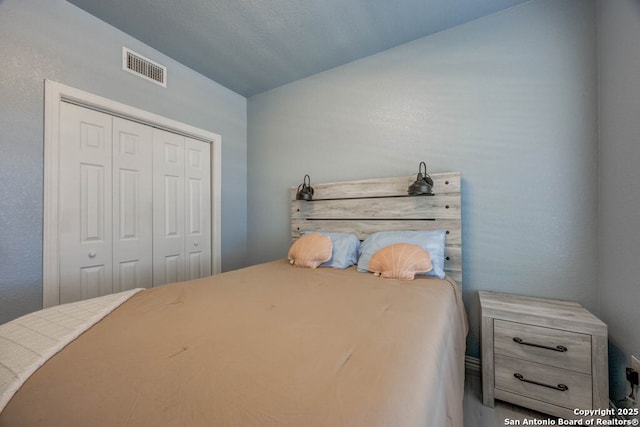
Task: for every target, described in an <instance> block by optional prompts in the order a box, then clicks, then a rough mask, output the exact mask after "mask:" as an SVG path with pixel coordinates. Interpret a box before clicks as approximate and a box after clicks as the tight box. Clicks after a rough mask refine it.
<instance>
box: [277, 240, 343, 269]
mask: <svg viewBox="0 0 640 427" xmlns="http://www.w3.org/2000/svg"><path fill="white" fill-rule="evenodd" d="M332 248H333V245H332V244H331V239H330V238H328V237H327V236H323V235H321V234H319V233H311V234H307V235H306V236H302V237H300V238H299V239H298V240H296V241H295V242H293V244H292V245H291V248H290V249H289V254H288V255H287V257H288V258H289V264H291V265H294V266H296V267H310V268H317V267H318V266H319V265H320V264H322V263H323V262H325V261H329V260H330V259H331V249H332Z"/></svg>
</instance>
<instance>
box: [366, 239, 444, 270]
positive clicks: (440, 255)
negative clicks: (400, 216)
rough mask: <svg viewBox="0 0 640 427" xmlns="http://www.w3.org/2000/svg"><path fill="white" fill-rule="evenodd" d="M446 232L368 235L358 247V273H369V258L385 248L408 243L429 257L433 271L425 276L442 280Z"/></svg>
mask: <svg viewBox="0 0 640 427" xmlns="http://www.w3.org/2000/svg"><path fill="white" fill-rule="evenodd" d="M445 236H446V230H429V231H379V232H377V233H373V234H370V235H369V236H368V237H367V238H366V239H365V240H364V242H362V244H361V245H360V257H359V259H358V271H360V272H365V271H371V270H370V269H369V263H370V262H371V257H372V256H373V254H375V253H376V252H377V251H379V250H380V249H382V248H384V247H385V246H389V245H393V244H396V243H408V244H412V245H418V246H420V247H421V248H422V249H424V250H425V251H427V252H429V255H431V264H432V265H433V269H432V270H431V271H429V272H428V273H425V274H426V275H427V276H434V277H437V278H439V279H444V276H445V273H444V244H445Z"/></svg>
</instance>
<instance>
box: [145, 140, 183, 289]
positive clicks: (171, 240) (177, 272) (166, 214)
mask: <svg viewBox="0 0 640 427" xmlns="http://www.w3.org/2000/svg"><path fill="white" fill-rule="evenodd" d="M153 145H154V147H153V148H154V149H153V224H154V227H153V285H154V286H157V285H162V284H164V283H171V282H177V281H181V280H185V278H186V275H185V251H184V238H185V235H184V230H185V227H184V213H185V210H184V186H185V184H184V183H185V179H184V173H185V171H184V137H183V136H180V135H176V134H174V133H170V132H166V131H164V130H160V129H154V130H153Z"/></svg>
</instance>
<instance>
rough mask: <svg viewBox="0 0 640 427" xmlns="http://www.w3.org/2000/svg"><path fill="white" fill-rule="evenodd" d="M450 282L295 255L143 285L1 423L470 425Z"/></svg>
mask: <svg viewBox="0 0 640 427" xmlns="http://www.w3.org/2000/svg"><path fill="white" fill-rule="evenodd" d="M466 333H467V321H466V315H465V311H464V307H463V304H462V299H461V294H460V289H459V287H458V285H456V284H455V283H454V282H453V281H451V280H449V279H445V280H440V279H436V278H427V277H420V278H417V279H416V280H413V281H398V280H393V279H382V278H377V277H374V276H373V275H371V274H368V273H358V272H356V271H355V268H349V269H346V270H336V269H329V268H320V269H305V268H296V267H292V266H290V265H289V264H288V263H287V261H286V260H278V261H274V262H270V263H266V264H260V265H256V266H252V267H247V268H244V269H241V270H236V271H232V272H227V273H223V274H219V275H216V276H211V277H208V278H203V279H199V280H195V281H190V282H182V283H174V284H169V285H164V286H161V287H157V288H152V289H148V290H144V291H142V292H138V293H136V294H135V295H133V296H131V297H130V298H129V299H128V300H127V301H125V302H124V303H122V304H121V305H119V306H118V307H117V308H115V309H114V310H113V311H112V312H111V313H110V314H107V315H106V316H105V317H104V318H102V320H99V321H98V322H97V323H95V324H94V325H93V326H92V327H90V328H89V329H87V330H86V331H85V332H84V333H82V334H81V335H80V336H79V337H78V338H76V339H74V340H73V341H71V342H70V343H69V344H68V345H66V347H64V348H63V349H62V350H61V351H59V352H58V353H56V354H55V355H54V356H52V357H51V358H50V359H49V360H48V361H46V363H44V364H43V365H42V366H41V367H40V368H39V369H37V370H36V371H35V372H34V373H33V375H31V376H30V377H29V378H28V379H27V380H26V381H25V382H24V384H23V385H22V386H21V387H20V388H19V390H18V391H17V392H16V393H15V394H14V395H13V398H12V399H11V400H10V401H9V402H8V404H7V405H6V407H5V408H4V410H3V411H2V413H0V426H16V425H20V426H36V425H43V426H81V425H82V426H85V425H86V426H89V425H91V426H146V425H153V426H185V425H188V426H214V425H215V426H236V425H240V426H253V425H255V426H268V425H274V426H275V425H278V426H383V425H385V426H389V425H394V426H400V425H401V426H436V425H437V426H459V427H462V425H463V423H462V396H463V387H464V351H465V336H466Z"/></svg>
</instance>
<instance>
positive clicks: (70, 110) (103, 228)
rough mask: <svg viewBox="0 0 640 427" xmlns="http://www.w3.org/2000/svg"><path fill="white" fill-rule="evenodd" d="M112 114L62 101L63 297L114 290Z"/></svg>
mask: <svg viewBox="0 0 640 427" xmlns="http://www.w3.org/2000/svg"><path fill="white" fill-rule="evenodd" d="M111 122H112V119H111V116H109V115H107V114H104V113H100V112H97V111H93V110H89V109H86V108H81V107H77V106H75V105H71V104H68V103H61V106H60V181H61V182H62V183H64V184H63V186H62V188H61V191H60V192H59V217H60V221H59V238H60V240H59V241H60V247H61V248H63V249H62V251H60V258H59V263H60V269H59V272H60V273H59V274H60V277H59V283H60V302H61V303H66V302H71V301H77V300H80V299H84V298H89V297H90V296H99V295H106V294H109V293H111V292H112V273H111V271H112V251H111V248H112V222H113V221H112V211H111V209H112V203H111V198H112V196H111V195H112V173H111V170H112V162H111V148H112V143H111V135H112V133H111V126H112V123H111Z"/></svg>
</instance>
